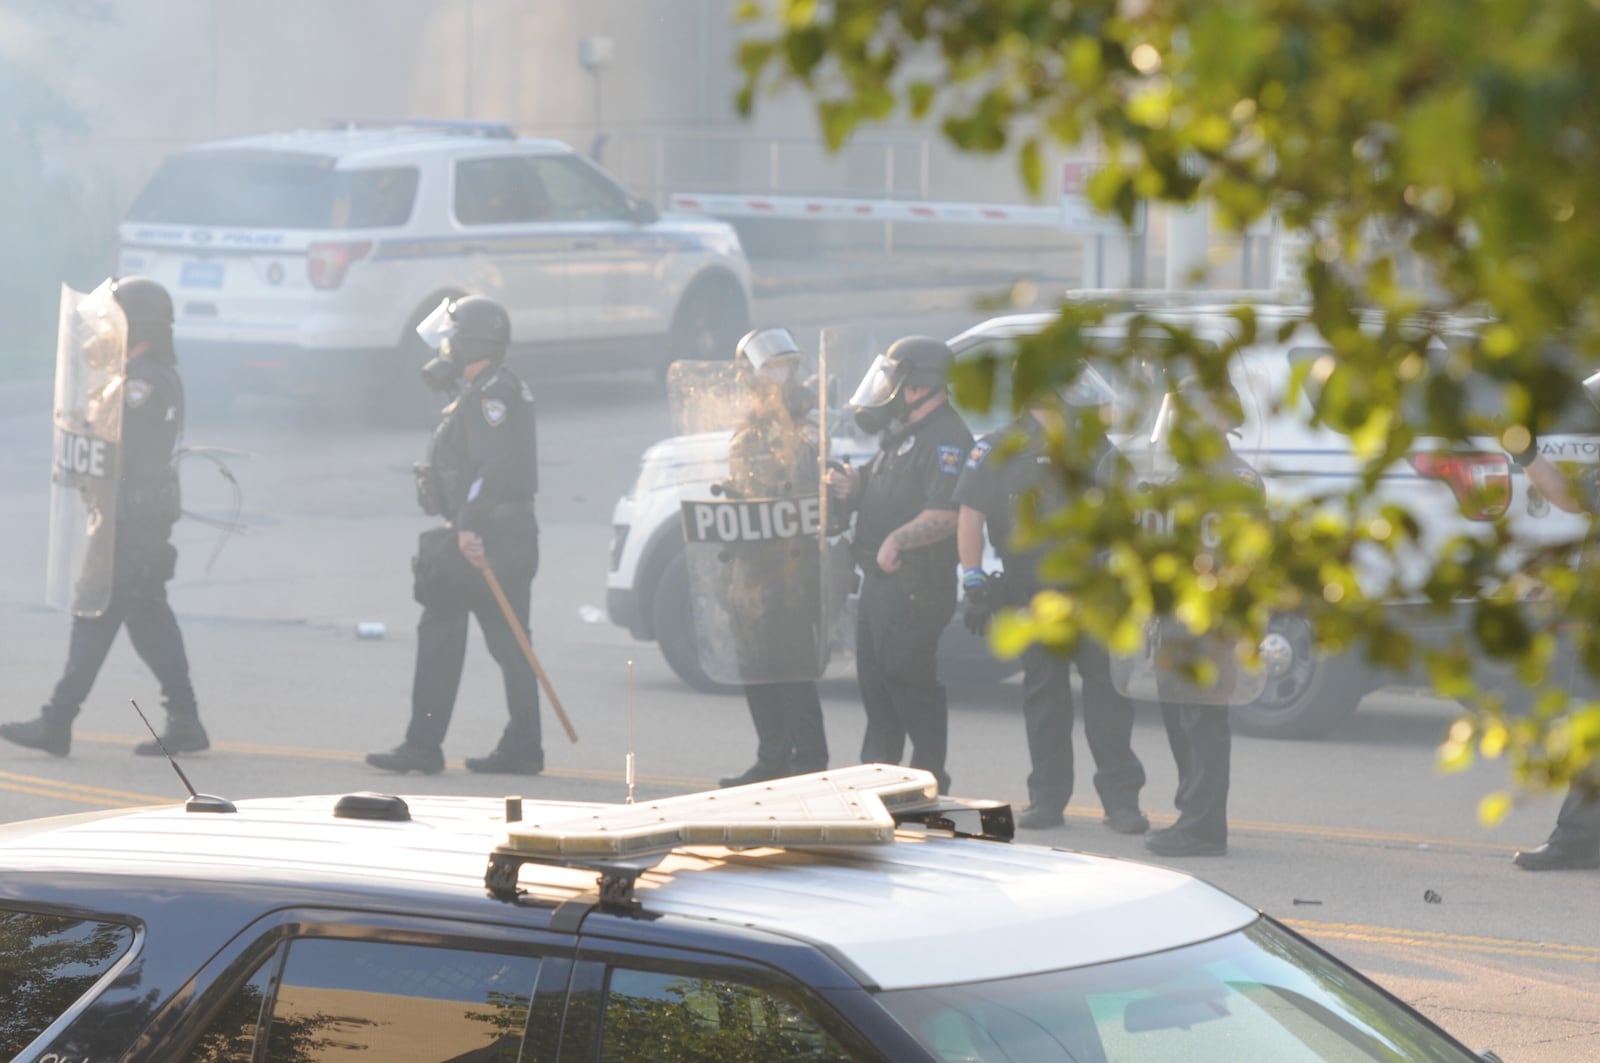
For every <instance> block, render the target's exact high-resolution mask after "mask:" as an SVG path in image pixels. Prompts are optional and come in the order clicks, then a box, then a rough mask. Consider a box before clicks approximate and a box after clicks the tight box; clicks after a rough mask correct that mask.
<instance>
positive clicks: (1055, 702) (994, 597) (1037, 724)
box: [955, 369, 1150, 834]
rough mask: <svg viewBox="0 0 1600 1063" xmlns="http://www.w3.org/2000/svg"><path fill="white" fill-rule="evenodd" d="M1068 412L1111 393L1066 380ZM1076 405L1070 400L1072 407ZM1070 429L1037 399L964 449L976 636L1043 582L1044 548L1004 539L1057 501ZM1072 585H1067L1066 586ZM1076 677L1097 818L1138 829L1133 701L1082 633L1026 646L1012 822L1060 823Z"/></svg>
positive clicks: (962, 520)
mask: <svg viewBox="0 0 1600 1063" xmlns="http://www.w3.org/2000/svg"><path fill="white" fill-rule="evenodd" d="M1070 398H1071V401H1070V402H1068V403H1066V404H1063V405H1065V406H1066V409H1067V410H1068V411H1069V412H1072V411H1079V410H1082V409H1088V411H1089V412H1088V413H1087V414H1082V416H1090V417H1097V416H1098V413H1097V412H1096V407H1099V406H1102V405H1105V404H1109V403H1110V402H1111V401H1112V399H1113V398H1114V396H1113V395H1112V393H1111V390H1110V388H1109V387H1108V386H1107V385H1106V384H1105V382H1104V381H1103V380H1102V379H1101V378H1100V377H1099V376H1098V375H1097V374H1094V373H1093V370H1091V369H1085V370H1084V375H1083V376H1082V377H1080V379H1079V381H1078V382H1077V383H1076V384H1075V385H1074V386H1073V388H1072V394H1071V397H1070ZM1074 403H1076V405H1074ZM1052 425H1053V426H1054V427H1055V429H1056V431H1057V432H1060V433H1064V432H1070V431H1075V430H1076V428H1075V426H1074V425H1072V424H1070V423H1069V422H1068V421H1067V420H1066V418H1065V417H1064V416H1063V408H1062V405H1057V404H1054V403H1041V404H1038V405H1036V406H1034V407H1032V408H1030V409H1028V410H1026V411H1024V412H1023V414H1022V415H1021V416H1020V417H1018V418H1017V419H1016V420H1015V421H1013V422H1012V423H1011V424H1010V425H1008V426H1007V427H1006V428H1003V429H1001V430H1000V431H999V432H995V433H993V434H992V435H989V436H985V437H984V438H983V439H981V440H979V441H978V442H977V443H976V444H975V445H974V446H973V448H972V453H971V455H970V456H969V457H968V458H967V460H966V466H965V468H964V469H963V470H962V473H961V478H960V480H959V481H957V483H956V491H955V500H956V502H957V503H959V504H960V506H961V511H960V515H959V517H958V522H957V528H956V544H957V548H958V550H959V551H960V555H961V570H962V572H961V584H962V588H963V590H964V591H965V597H966V607H965V614H964V619H965V621H966V624H967V627H968V629H969V630H971V631H972V632H973V633H974V634H980V635H981V634H983V633H984V632H985V631H987V629H988V625H989V619H990V616H991V615H992V613H993V612H994V610H996V609H999V608H1008V607H1012V608H1025V607H1026V606H1027V605H1028V603H1029V602H1030V601H1031V600H1032V599H1033V596H1034V595H1035V594H1036V593H1038V592H1039V590H1040V589H1041V588H1042V587H1043V586H1044V585H1045V584H1044V583H1043V581H1042V580H1041V578H1040V575H1039V563H1040V561H1041V560H1043V557H1044V554H1045V553H1046V549H1047V548H1046V547H1043V546H1036V547H1032V548H1029V549H1022V548H1019V547H1018V546H1017V545H1016V543H1015V541H1014V540H1013V538H1012V528H1013V521H1014V517H1015V514H1016V511H1017V507H1018V505H1019V504H1021V503H1023V501H1024V499H1027V498H1030V497H1031V498H1032V499H1033V500H1034V503H1035V504H1036V505H1038V507H1039V512H1041V513H1048V512H1050V511H1051V510H1053V509H1056V508H1059V507H1060V505H1061V504H1062V503H1063V502H1064V501H1065V494H1064V492H1065V491H1067V490H1070V489H1071V484H1070V483H1069V480H1070V479H1071V476H1070V471H1069V470H1063V469H1060V468H1058V467H1057V465H1056V463H1055V461H1054V460H1053V458H1052V447H1051V445H1050V427H1051V426H1052ZM1100 440H1101V446H1100V450H1099V452H1098V453H1096V454H1095V455H1094V456H1093V459H1092V461H1091V463H1090V464H1089V466H1088V471H1087V472H1085V473H1083V474H1082V475H1079V476H1078V477H1076V479H1077V482H1078V484H1079V485H1080V486H1087V485H1089V484H1091V483H1092V482H1093V479H1092V478H1093V470H1094V469H1095V468H1096V467H1097V466H1098V464H1099V462H1100V460H1101V458H1103V457H1104V456H1105V454H1106V453H1107V452H1109V450H1110V447H1111V444H1110V442H1109V441H1108V440H1106V439H1105V437H1104V435H1103V434H1102V435H1101V437H1100ZM986 527H987V530H988V536H989V540H990V541H991V542H992V543H994V544H995V547H996V549H997V550H998V551H999V553H1000V559H1001V562H1002V564H1003V566H1004V575H1003V578H999V579H996V578H994V577H992V576H990V575H989V574H988V573H986V572H985V571H984V569H983V547H984V531H985V528H986ZM1068 589H1070V588H1068ZM1074 662H1075V663H1076V664H1077V667H1078V673H1079V675H1081V676H1082V678H1083V729H1084V734H1085V735H1086V736H1087V737H1088V739H1089V751H1090V753H1092V754H1093V756H1094V763H1095V774H1094V786H1095V790H1096V791H1097V792H1098V793H1099V795H1100V803H1101V806H1102V807H1103V808H1104V809H1105V817H1104V822H1105V824H1106V825H1107V826H1108V827H1110V828H1111V829H1112V830H1115V831H1117V832H1118V833H1121V834H1143V833H1144V832H1145V831H1146V830H1148V829H1149V827H1150V821H1149V820H1148V819H1146V818H1145V816H1144V814H1143V813H1141V812H1140V811H1139V790H1140V788H1141V787H1142V786H1143V785H1144V781H1145V775H1144V766H1143V765H1141V764H1140V763H1139V758H1138V757H1137V756H1136V755H1135V754H1134V752H1133V702H1132V700H1131V699H1129V698H1128V697H1127V696H1126V695H1124V694H1123V693H1121V692H1120V691H1118V690H1117V688H1116V687H1115V685H1113V683H1112V681H1111V662H1110V659H1109V657H1108V656H1107V655H1106V651H1105V649H1104V647H1102V646H1099V645H1097V644H1095V643H1093V642H1090V641H1089V640H1088V639H1087V638H1084V639H1081V640H1080V642H1079V645H1078V649H1077V652H1076V653H1075V654H1073V655H1072V656H1070V657H1069V656H1065V655H1062V654H1059V653H1057V652H1055V651H1053V650H1051V649H1049V648H1048V647H1045V646H1041V645H1033V646H1030V647H1029V648H1028V649H1027V650H1026V651H1025V652H1024V653H1023V656H1022V691H1023V693H1022V712H1023V719H1024V722H1025V727H1026V733H1027V739H1028V759H1029V762H1030V764H1031V766H1032V767H1031V770H1030V771H1029V773H1028V807H1027V808H1026V809H1024V810H1023V811H1022V813H1021V814H1020V815H1019V816H1018V817H1017V826H1019V827H1021V828H1023V829H1026V830H1039V829H1044V828H1049V827H1056V826H1060V825H1061V823H1062V822H1063V821H1064V817H1063V815H1062V811H1063V810H1064V809H1065V808H1066V806H1067V801H1068V800H1069V799H1070V798H1071V796H1072V786H1073V750H1072V723H1073V716H1074V706H1073V697H1072V676H1071V666H1072V665H1073V663H1074Z"/></svg>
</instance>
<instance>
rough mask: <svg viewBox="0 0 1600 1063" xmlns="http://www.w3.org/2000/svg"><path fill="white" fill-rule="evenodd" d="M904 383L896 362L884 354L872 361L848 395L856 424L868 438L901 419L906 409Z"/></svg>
mask: <svg viewBox="0 0 1600 1063" xmlns="http://www.w3.org/2000/svg"><path fill="white" fill-rule="evenodd" d="M905 383H906V373H905V372H903V371H902V366H901V365H900V364H899V363H897V362H891V361H889V359H888V356H887V355H882V354H880V355H878V357H876V358H874V359H873V360H872V365H871V366H870V367H869V368H868V369H867V375H866V376H864V377H862V378H861V384H860V386H859V387H857V388H856V393H855V394H854V395H851V396H850V402H849V406H850V409H851V411H852V412H853V413H854V414H855V419H856V425H857V426H858V427H859V428H860V429H861V430H862V431H863V432H866V433H867V434H869V435H877V434H878V433H880V432H886V431H888V430H889V428H891V427H892V426H893V425H894V423H895V422H896V421H898V420H901V419H903V418H904V417H905V415H906V413H907V409H908V403H907V402H906V399H905V394H904V392H905Z"/></svg>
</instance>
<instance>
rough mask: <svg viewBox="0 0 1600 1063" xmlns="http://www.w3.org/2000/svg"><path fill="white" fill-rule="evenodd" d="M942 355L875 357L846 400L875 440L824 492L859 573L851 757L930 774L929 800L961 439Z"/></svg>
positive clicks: (907, 349) (922, 343) (935, 351)
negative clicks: (851, 519)
mask: <svg viewBox="0 0 1600 1063" xmlns="http://www.w3.org/2000/svg"><path fill="white" fill-rule="evenodd" d="M952 357H953V356H952V354H951V351H950V348H949V346H947V345H946V344H945V343H944V342H942V341H941V340H937V339H933V338H932V337H928V336H907V337H905V338H903V339H900V340H897V341H895V343H894V344H892V345H891V346H890V347H889V349H888V350H887V351H886V352H884V353H883V354H882V355H880V356H879V357H878V358H877V360H875V361H874V362H873V364H872V366H871V367H870V368H869V369H868V370H867V373H866V376H865V377H863V378H862V381H861V385H860V387H858V388H857V389H856V392H855V394H854V395H853V396H852V397H851V399H850V406H851V407H852V408H853V409H854V411H855V418H856V423H857V424H858V425H859V426H860V427H861V428H862V429H863V430H864V431H867V432H872V433H878V434H879V438H878V448H879V449H878V453H877V456H876V457H875V458H874V459H873V461H872V463H871V464H870V465H869V466H867V467H866V468H865V469H863V470H854V469H849V468H845V469H835V470H830V475H829V480H828V485H829V490H830V492H831V493H832V494H833V496H834V497H835V498H837V499H838V500H839V502H840V503H841V504H842V505H843V506H844V507H846V508H848V509H853V510H854V511H855V535H854V539H853V543H852V552H853V554H854V555H855V560H856V563H857V564H858V565H860V566H861V570H862V572H863V577H862V586H861V599H860V614H859V617H858V619H857V623H856V677H857V680H858V682H859V683H860V685H861V701H862V704H863V706H864V707H865V709H866V713H867V730H866V735H865V737H864V738H863V739H862V743H861V759H862V760H863V761H865V762H868V763H885V764H898V763H900V759H901V758H902V757H903V756H904V755H905V745H906V739H907V738H910V740H911V767H913V768H922V769H925V770H927V771H931V772H933V774H934V775H935V777H937V778H938V780H939V790H940V792H941V793H945V792H948V791H949V788H950V776H949V775H948V774H947V773H946V772H945V756H946V753H947V747H948V744H949V737H948V735H949V709H948V706H947V703H946V701H945V690H944V685H943V684H942V683H940V682H939V677H938V668H937V659H936V650H937V648H938V645H939V636H940V634H941V633H942V632H943V631H944V628H945V625H946V624H948V623H949V621H950V618H951V616H953V615H954V614H955V608H956V543H955V531H956V511H957V508H958V507H957V505H956V502H955V487H956V480H957V478H958V477H959V476H960V474H961V466H962V464H963V463H964V462H965V461H966V456H967V454H968V453H970V452H971V450H972V433H971V432H970V431H968V430H967V426H966V425H965V424H964V423H963V422H962V420H961V416H960V415H959V414H958V413H956V411H955V409H954V408H953V407H952V406H951V405H950V402H949V393H948V389H947V386H946V381H945V378H946V376H947V374H948V373H949V369H950V362H951V360H952Z"/></svg>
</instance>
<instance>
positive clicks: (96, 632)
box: [44, 524, 197, 721]
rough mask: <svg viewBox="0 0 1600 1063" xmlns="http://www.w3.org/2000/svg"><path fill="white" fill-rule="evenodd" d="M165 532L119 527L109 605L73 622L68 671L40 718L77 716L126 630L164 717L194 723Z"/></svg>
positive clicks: (174, 554) (162, 528)
mask: <svg viewBox="0 0 1600 1063" xmlns="http://www.w3.org/2000/svg"><path fill="white" fill-rule="evenodd" d="M169 528H170V525H166V524H162V525H159V526H158V527H156V528H146V527H139V526H135V525H128V526H126V527H124V526H119V527H118V529H117V536H118V543H117V550H116V559H115V561H114V566H115V567H114V568H113V583H112V589H111V599H110V602H109V604H107V606H106V611H105V612H104V613H102V614H100V615H99V616H79V617H74V618H73V620H72V638H71V642H70V643H69V644H68V648H67V666H66V668H65V670H64V671H63V673H62V676H61V680H60V682H58V683H57V684H56V688H55V692H54V693H53V694H51V696H50V703H49V704H48V705H46V706H45V707H44V715H45V716H49V717H55V718H60V719H65V720H67V721H71V720H72V719H73V718H74V717H76V716H77V715H78V710H79V708H80V707H81V706H82V705H83V702H84V699H85V698H87V697H88V696H89V691H90V690H91V689H92V688H93V687H94V681H95V678H96V677H97V676H99V674H100V666H101V665H103V664H105V660H106V655H107V654H109V653H110V652H111V644H112V643H113V642H115V641H116V638H117V632H118V631H120V630H121V629H122V628H124V627H126V628H127V629H128V640H129V641H130V642H132V643H133V649H134V652H136V653H138V655H139V659H140V660H142V661H144V663H145V665H146V666H147V667H149V669H150V671H151V672H152V673H154V675H155V677H156V681H157V682H159V683H160V684H161V697H162V700H163V702H164V703H165V705H166V709H167V714H168V715H169V716H171V717H175V718H189V719H194V718H196V716H197V710H196V707H195V699H194V687H193V686H192V685H191V683H190V681H189V657H188V655H187V654H186V653H185V652H184V648H183V633H182V632H180V631H179V630H178V618H177V617H176V616H174V615H173V613H172V606H171V605H169V604H168V603H167V580H169V579H171V578H172V565H173V561H174V560H175V559H176V557H177V551H175V550H174V549H173V548H172V546H171V544H169V543H168V542H167V540H166V533H167V530H168V529H169Z"/></svg>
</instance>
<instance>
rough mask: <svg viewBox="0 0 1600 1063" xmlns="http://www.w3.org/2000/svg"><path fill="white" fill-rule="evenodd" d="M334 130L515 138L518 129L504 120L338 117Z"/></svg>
mask: <svg viewBox="0 0 1600 1063" xmlns="http://www.w3.org/2000/svg"><path fill="white" fill-rule="evenodd" d="M328 126H329V128H331V129H344V130H357V129H393V130H397V131H400V132H404V131H406V130H416V131H417V132H422V133H450V134H454V135H457V136H465V137H487V138H489V139H490V140H515V139H517V133H516V130H514V129H512V128H511V126H509V125H508V124H506V123H505V122H473V121H467V120H464V119H454V118H335V119H332V120H331V121H330V122H329V123H328Z"/></svg>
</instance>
